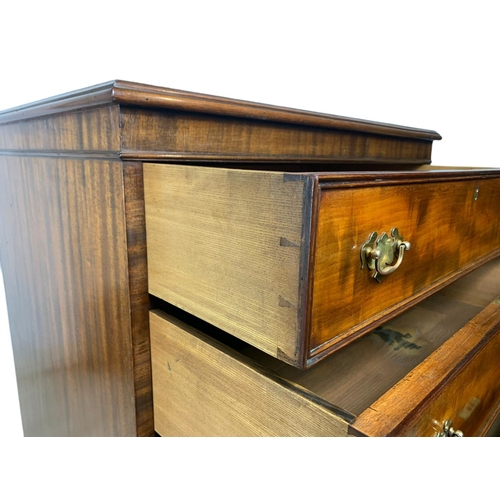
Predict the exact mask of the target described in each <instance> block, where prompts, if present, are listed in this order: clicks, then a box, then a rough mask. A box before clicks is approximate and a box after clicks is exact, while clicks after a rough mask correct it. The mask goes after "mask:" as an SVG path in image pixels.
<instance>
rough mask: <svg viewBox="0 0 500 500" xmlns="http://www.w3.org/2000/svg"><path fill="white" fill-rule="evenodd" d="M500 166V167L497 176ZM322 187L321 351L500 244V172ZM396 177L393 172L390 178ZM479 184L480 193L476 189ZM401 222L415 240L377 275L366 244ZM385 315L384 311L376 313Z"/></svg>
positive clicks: (315, 317) (318, 260) (315, 306)
mask: <svg viewBox="0 0 500 500" xmlns="http://www.w3.org/2000/svg"><path fill="white" fill-rule="evenodd" d="M499 173H500V172H498V171H497V172H496V175H497V176H498V175H499ZM321 179H322V178H321V176H320V191H319V193H318V199H319V201H318V204H319V210H318V216H317V231H316V244H315V252H314V275H313V277H312V285H311V287H312V290H313V292H312V308H311V316H310V324H311V335H310V344H309V350H310V352H311V355H312V356H314V355H317V354H318V353H319V352H321V351H324V350H331V349H332V348H334V346H335V344H336V343H342V342H343V341H345V340H348V341H350V340H351V339H352V338H353V336H356V335H357V334H358V332H359V333H362V332H363V330H364V331H366V330H369V329H371V328H373V324H374V322H373V320H374V319H375V320H378V321H379V322H380V315H382V316H384V315H386V314H385V313H384V312H385V311H387V313H389V312H390V308H391V307H394V306H395V305H397V307H398V309H399V310H400V308H399V305H400V304H401V303H403V302H404V301H405V300H408V299H412V302H413V303H414V301H415V299H417V298H418V297H419V295H421V294H422V293H428V292H429V287H433V288H434V287H435V285H442V283H443V281H442V280H443V278H446V277H452V276H453V275H454V274H456V273H457V272H460V271H463V270H466V269H467V268H468V266H471V265H473V266H474V265H476V264H477V261H478V259H484V258H486V259H488V258H490V257H491V256H492V255H497V254H498V253H499V249H500V197H499V196H498V192H499V191H500V178H493V179H488V180H486V179H471V180H466V181H465V180H464V181H452V180H451V179H450V180H448V181H445V180H442V181H441V182H436V181H437V179H435V178H432V177H429V178H428V180H427V182H425V183H421V184H420V183H415V184H409V183H408V181H404V180H402V181H401V183H400V184H396V185H394V184H393V185H391V184H389V183H387V184H386V182H384V177H383V176H374V180H373V182H372V183H371V184H370V183H369V182H364V183H362V185H361V186H360V187H359V188H358V187H357V185H356V184H355V183H353V184H352V186H350V187H349V188H348V189H344V188H343V186H342V185H341V184H340V185H337V184H332V185H331V189H329V188H328V185H326V186H325V188H322V184H321ZM388 181H390V179H388ZM477 189H478V190H479V191H478V196H477V200H475V193H476V190H477ZM392 228H398V230H399V232H400V234H401V235H402V237H403V238H404V239H405V240H407V241H409V242H410V243H411V250H410V251H408V252H405V255H404V259H403V261H402V263H401V266H400V268H399V269H397V270H396V271H395V272H394V273H393V274H390V275H388V276H385V277H383V278H382V280H381V282H380V283H378V282H377V281H376V280H374V279H373V277H372V272H371V271H370V270H368V269H367V268H366V267H365V269H361V263H360V248H361V246H362V244H363V243H365V242H366V241H367V240H368V237H369V235H370V234H371V233H372V232H373V231H376V232H377V233H378V234H379V235H381V234H382V233H383V232H387V233H388V234H390V231H391V229H392ZM377 316H378V317H377Z"/></svg>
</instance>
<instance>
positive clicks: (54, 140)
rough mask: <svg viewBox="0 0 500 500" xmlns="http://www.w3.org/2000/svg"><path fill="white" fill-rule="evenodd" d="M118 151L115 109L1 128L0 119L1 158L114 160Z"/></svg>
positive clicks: (40, 118)
mask: <svg viewBox="0 0 500 500" xmlns="http://www.w3.org/2000/svg"><path fill="white" fill-rule="evenodd" d="M1 116H2V114H1V113H0V117H1ZM119 150H120V116H119V107H118V106H116V105H115V106H105V107H101V108H90V109H84V110H81V111H77V112H73V113H70V114H60V115H54V116H50V117H39V118H35V119H33V120H26V121H17V122H13V123H4V124H2V123H1V119H0V154H3V155H5V154H32V155H33V154H37V155H39V156H40V155H44V156H49V155H51V154H52V155H55V154H57V155H59V156H60V155H69V156H76V155H81V154H83V153H85V155H87V157H89V156H90V155H93V156H97V157H101V158H102V157H106V156H107V157H114V158H116V159H117V158H118V152H119Z"/></svg>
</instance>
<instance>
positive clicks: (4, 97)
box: [0, 0, 500, 498]
mask: <svg viewBox="0 0 500 500" xmlns="http://www.w3.org/2000/svg"><path fill="white" fill-rule="evenodd" d="M497 9H498V2H495V1H481V0H474V1H473V2H472V1H469V2H461V1H454V2H451V1H439V0H433V1H427V0H423V1H422V0H421V1H418V2H417V1H415V2H410V1H401V0H400V1H382V0H381V1H371V2H369V1H363V2H359V1H347V0H344V1H315V0H309V1H304V2H296V1H283V2H281V1H272V0H267V1H260V0H254V1H252V2H244V1H240V2H237V1H233V2H220V1H189V0H184V1H180V0H179V1H176V2H173V1H169V0H167V1H164V2H155V1H151V0H142V1H139V2H106V1H99V2H96V1H94V0H88V1H86V2H83V3H74V4H73V3H70V2H54V1H51V0H47V1H43V2H42V1H23V0H16V1H15V2H14V1H11V2H9V3H6V2H3V3H2V4H1V7H0V22H1V29H0V56H1V57H0V76H1V78H0V109H5V108H9V107H12V106H16V105H20V104H24V103H26V102H30V101H34V100H37V99H41V98H45V97H50V96H53V95H56V94H59V93H63V92H67V91H71V90H75V89H78V88H82V87H86V86H89V85H94V84H97V83H102V82H105V81H109V80H113V79H124V80H131V81H137V82H140V83H150V84H155V85H161V86H167V87H172V88H180V89H183V90H192V91H198V92H203V93H208V94H215V95H222V96H225V97H234V98H240V99H246V100H252V101H257V102H264V103H270V104H277V105H283V106H290V107H296V108H301V109H309V110H313V111H320V112H326V113H332V114H339V115H345V116H352V117H358V118H366V119H371V120H376V121H382V122H389V123H396V124H401V125H408V126H414V127H422V128H428V129H433V130H436V131H438V132H439V133H440V134H441V135H442V136H443V140H442V141H440V142H435V143H434V152H433V163H434V164H436V165H481V166H491V167H495V166H496V167H500V158H499V156H498V137H499V132H500V130H499V129H500V127H499V124H498V123H499V122H498V117H499V116H500V98H499V89H500V85H499V84H500V77H499V70H498V67H499V59H500V58H499V49H500V30H499V28H498V20H499V15H498V11H497ZM0 216H1V214H0ZM2 293H3V290H2ZM0 342H1V345H0V388H1V389H2V398H1V401H2V409H1V412H0V414H1V421H0V424H1V425H0V429H1V432H2V434H4V435H5V436H6V437H11V436H19V435H22V430H21V426H20V417H19V406H18V401H17V392H16V387H15V384H16V383H15V377H14V368H13V362H12V351H11V347H10V339H9V335H8V326H7V320H6V315H5V312H4V304H3V301H2V295H1V294H0ZM306 454H307V453H306ZM435 467H437V469H436V468H435ZM431 469H432V470H433V471H436V470H439V469H441V467H439V466H438V465H437V464H434V465H433V466H432V467H431ZM439 475H441V474H439ZM306 482H307V481H306ZM405 495H406V496H407V495H408V493H405ZM410 495H411V491H410ZM410 497H411V496H410ZM386 498H387V497H386Z"/></svg>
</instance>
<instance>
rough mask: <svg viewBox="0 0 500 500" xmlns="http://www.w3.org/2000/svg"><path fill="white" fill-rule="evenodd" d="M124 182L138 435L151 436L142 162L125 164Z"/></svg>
mask: <svg viewBox="0 0 500 500" xmlns="http://www.w3.org/2000/svg"><path fill="white" fill-rule="evenodd" d="M123 181H124V194H125V199H124V201H125V219H126V231H127V255H128V276H129V294H130V328H131V335H132V350H133V352H132V356H133V365H134V384H135V385H134V387H135V403H136V418H137V435H138V436H150V435H152V432H153V395H152V387H151V349H150V338H149V296H148V276H147V253H146V225H145V213H144V180H143V168H142V163H140V162H125V163H124V164H123Z"/></svg>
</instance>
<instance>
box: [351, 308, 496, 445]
mask: <svg viewBox="0 0 500 500" xmlns="http://www.w3.org/2000/svg"><path fill="white" fill-rule="evenodd" d="M499 355H500V299H497V300H496V301H495V302H493V303H491V304H490V305H489V306H488V307H486V308H485V309H484V310H483V311H482V312H481V313H479V314H478V315H477V316H476V317H475V318H474V320H473V321H471V322H469V323H468V324H467V325H466V326H465V327H464V328H462V329H461V330H460V331H459V332H457V334H456V335H454V336H453V337H452V338H451V339H450V340H449V341H448V342H446V343H445V344H444V345H443V346H442V348H440V349H438V350H437V351H435V352H434V353H433V354H431V355H430V356H429V357H428V358H427V359H426V360H425V361H424V362H422V363H421V364H420V365H419V366H418V367H417V368H415V370H413V371H412V372H411V373H410V374H409V375H408V376H407V377H405V378H404V379H403V380H402V381H401V382H399V383H398V384H396V385H395V386H394V387H393V388H392V389H391V390H389V391H388V392H387V394H385V395H384V396H382V397H381V398H380V399H379V400H377V401H376V402H375V403H373V404H372V405H371V406H370V407H369V408H368V409H367V410H366V411H365V412H364V413H362V414H361V415H360V416H359V417H358V419H356V423H355V424H354V425H353V431H352V432H353V433H354V434H357V433H362V434H365V435H369V436H385V435H390V436H398V435H404V436H433V435H434V434H435V433H436V432H439V431H440V430H441V428H442V424H443V422H444V420H447V419H451V420H452V421H453V427H454V428H455V429H458V430H461V431H463V432H464V435H467V436H474V435H476V434H478V433H483V432H484V431H486V430H487V429H484V427H483V425H482V424H483V423H484V421H485V420H487V419H488V417H489V416H490V414H491V412H493V411H496V412H498V407H499V402H500V380H499V378H498V359H499ZM430 374H431V376H432V381H430Z"/></svg>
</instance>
